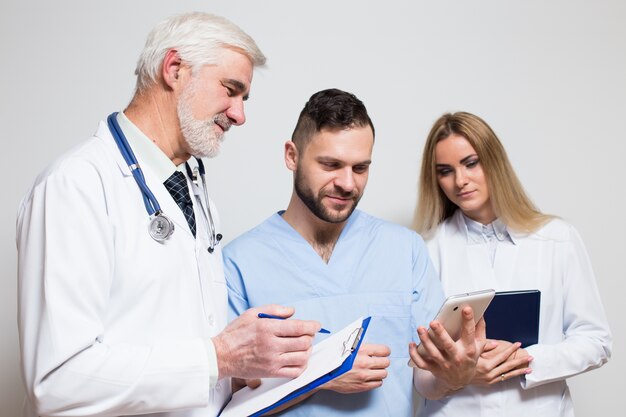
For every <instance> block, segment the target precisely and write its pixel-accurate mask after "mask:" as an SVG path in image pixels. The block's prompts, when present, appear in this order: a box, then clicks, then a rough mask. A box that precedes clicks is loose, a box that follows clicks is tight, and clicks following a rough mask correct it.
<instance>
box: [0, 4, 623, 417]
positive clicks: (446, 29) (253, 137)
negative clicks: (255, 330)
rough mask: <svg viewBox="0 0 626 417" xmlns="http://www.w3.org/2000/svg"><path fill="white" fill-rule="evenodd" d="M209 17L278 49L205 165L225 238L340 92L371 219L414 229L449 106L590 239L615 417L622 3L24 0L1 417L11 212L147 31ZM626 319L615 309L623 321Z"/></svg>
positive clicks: (9, 88)
mask: <svg viewBox="0 0 626 417" xmlns="http://www.w3.org/2000/svg"><path fill="white" fill-rule="evenodd" d="M192 10H202V11H212V12H214V13H217V14H221V15H223V16H225V17H228V18H230V19H231V20H233V21H234V22H235V23H237V24H238V25H240V26H241V27H242V28H243V29H244V30H246V31H247V32H248V33H250V34H251V35H252V36H253V37H254V38H255V39H256V40H257V42H258V44H259V46H260V47H261V48H262V50H263V51H264V52H265V54H266V55H267V56H268V58H269V61H268V67H267V68H266V69H263V70H261V71H258V72H257V73H256V74H255V79H254V82H253V88H252V94H251V100H250V101H249V103H248V104H247V108H246V109H247V115H248V122H247V123H246V124H245V125H244V126H242V127H239V128H235V129H233V130H232V131H231V132H229V134H228V136H227V141H226V143H225V146H224V147H223V151H222V154H221V155H220V156H219V157H218V158H217V159H215V160H213V161H211V162H210V172H211V174H212V175H214V177H215V178H212V179H211V193H212V196H213V198H214V200H215V201H216V202H217V204H218V206H219V207H220V211H221V216H222V224H223V230H222V233H223V234H224V236H225V240H226V241H228V240H230V239H232V238H233V237H234V236H236V235H238V234H239V233H241V232H243V231H245V230H247V229H248V228H250V227H252V226H254V225H256V224H257V223H259V222H260V221H262V220H263V219H265V218H266V217H268V216H269V215H270V214H271V213H272V212H274V211H275V210H278V209H281V208H285V206H286V205H287V202H288V198H289V195H290V190H291V176H290V173H289V172H288V171H287V170H286V168H285V167H284V165H283V162H282V144H283V142H284V141H285V140H286V139H287V138H288V137H289V135H290V134H291V131H292V129H293V126H294V123H295V120H296V118H297V115H298V113H299V111H300V110H301V108H302V106H303V105H304V102H305V101H306V100H307V99H308V97H309V96H310V95H311V94H312V93H313V92H315V91H317V90H320V89H323V88H328V87H338V88H341V89H344V90H348V91H351V92H353V93H355V94H356V95H357V96H358V97H360V98H361V99H362V100H363V101H364V102H365V104H366V106H367V107H368V109H369V111H370V114H371V116H372V118H373V121H374V124H375V126H376V129H377V139H376V145H375V149H374V158H373V159H374V164H373V166H372V169H371V174H370V182H369V186H368V189H367V191H366V193H365V197H364V198H363V200H362V203H361V208H363V209H365V210H366V211H369V212H371V213H373V214H375V215H378V216H380V217H383V218H386V219H388V220H392V221H396V222H399V223H402V224H405V225H409V224H410V221H411V216H412V212H413V208H414V204H415V194H416V193H415V190H416V181H417V172H418V165H419V160H420V153H421V148H422V146H423V141H424V138H425V136H426V135H427V132H428V130H429V128H430V125H431V124H432V122H433V121H434V120H435V119H436V118H437V117H438V116H439V115H440V114H441V113H443V112H445V111H455V110H467V111H470V112H474V113H476V114H478V115H480V116H482V117H483V118H485V119H486V120H487V122H488V123H490V124H491V126H492V127H493V128H494V130H495V131H496V133H497V134H498V135H499V136H500V137H501V139H502V141H503V142H504V145H505V147H506V148H507V150H508V152H509V154H510V157H511V159H512V162H513V165H514V167H515V168H516V170H517V172H518V174H519V176H520V177H521V179H522V182H523V183H524V184H525V186H526V188H527V190H528V192H529V193H530V195H531V196H532V197H533V199H534V200H535V202H536V203H537V204H538V205H539V206H540V207H541V208H542V209H543V210H544V211H546V212H549V213H555V214H559V215H561V216H562V217H563V218H565V219H566V220H568V221H569V222H571V223H573V224H574V225H575V226H576V227H577V228H578V229H579V231H580V232H581V234H582V236H583V237H584V239H585V241H586V244H587V247H588V250H589V253H590V255H591V258H592V261H593V263H594V266H595V271H596V274H597V280H598V285H599V287H600V291H601V294H602V297H603V300H604V303H605V307H606V310H607V314H608V316H609V320H610V323H611V326H612V330H613V333H614V337H615V341H614V346H615V349H614V353H613V356H614V357H613V359H612V360H611V362H609V364H608V365H607V366H605V367H604V368H602V369H600V370H598V371H594V372H592V373H589V374H586V375H582V376H578V377H575V378H573V379H572V380H571V385H572V390H573V395H574V401H575V405H576V411H577V415H578V416H583V417H584V416H597V415H604V416H612V415H616V414H620V415H622V413H623V410H621V408H622V407H621V404H622V401H621V398H620V396H621V395H623V393H622V391H623V390H622V389H620V387H621V388H623V375H624V371H626V366H625V359H624V354H625V353H626V350H625V348H624V343H625V342H626V340H625V335H624V324H623V317H624V314H623V313H622V312H621V311H620V308H622V307H623V305H624V303H623V292H624V288H625V285H624V280H625V279H626V274H625V273H624V268H623V266H622V262H621V261H623V260H624V257H625V256H626V244H625V243H624V242H625V239H624V238H625V236H626V226H624V224H625V222H624V220H623V217H624V215H623V213H622V208H623V206H624V202H625V198H624V181H623V179H624V175H625V174H624V168H623V167H624V159H625V158H626V144H625V139H626V138H625V134H624V127H623V125H624V121H625V119H626V25H625V24H624V21H625V20H626V3H625V2H623V1H620V0H616V1H610V0H595V1H581V0H574V1H572V0H569V1H568V0H543V1H539V0H531V1H528V0H526V1H520V0H516V1H497V0H492V1H487V0H481V1H462V0H457V1H422V0H420V1H409V0H407V1H393V0H387V1H376V2H374V1H363V0H346V1H339V0H335V1H331V0H317V1H310V2H301V1H288V0H280V1H254V0H245V1H244V0H241V1H237V0H230V1H191V0H178V1H176V2H171V1H165V0H136V1H120V0H107V1H86V0H83V1H79V0H73V1H72V0H57V1H17V0H2V2H1V3H0V51H1V52H2V59H1V60H0V127H1V130H0V132H1V133H0V137H1V139H2V149H4V152H3V156H2V163H1V164H0V166H1V169H2V178H4V179H5V182H4V184H5V186H4V189H5V191H4V193H5V194H4V196H3V198H2V206H1V208H0V210H1V215H0V221H1V226H0V227H1V231H2V233H1V235H2V236H3V237H2V239H1V240H0V245H1V247H0V256H1V257H2V258H1V259H2V264H3V267H2V275H1V277H0V332H1V334H2V336H0V415H2V416H6V417H10V416H17V415H19V409H20V404H21V398H22V396H23V388H22V385H21V379H20V374H19V355H18V341H17V326H16V249H15V240H14V239H15V213H16V209H17V205H18V202H19V200H20V198H21V197H22V195H23V194H24V193H25V192H26V190H27V187H28V185H29V184H30V183H31V182H32V181H33V179H34V177H35V175H36V174H37V173H38V172H39V171H40V170H41V169H42V168H43V167H44V165H46V164H47V163H48V162H49V161H51V160H52V158H54V157H55V156H57V155H59V154H60V153H61V152H63V151H64V150H65V149H67V148H69V147H71V146H72V145H74V144H76V143H78V142H80V141H81V140H83V139H84V138H86V137H87V136H89V135H90V134H91V133H92V132H94V130H95V128H96V124H97V122H98V121H99V120H101V119H104V118H105V117H106V115H107V114H109V113H110V112H112V111H114V110H120V109H122V108H123V107H124V106H125V105H126V104H127V102H128V100H129V99H130V97H131V94H132V89H133V86H134V76H133V70H134V64H135V62H136V58H137V56H138V54H139V51H140V50H141V48H142V46H143V43H144V41H145V37H146V35H147V33H148V31H149V30H150V29H151V28H152V26H153V25H154V24H156V23H157V22H158V21H159V20H161V19H163V18H165V17H167V16H169V15H171V14H174V13H178V12H183V11H192ZM620 313H621V314H620Z"/></svg>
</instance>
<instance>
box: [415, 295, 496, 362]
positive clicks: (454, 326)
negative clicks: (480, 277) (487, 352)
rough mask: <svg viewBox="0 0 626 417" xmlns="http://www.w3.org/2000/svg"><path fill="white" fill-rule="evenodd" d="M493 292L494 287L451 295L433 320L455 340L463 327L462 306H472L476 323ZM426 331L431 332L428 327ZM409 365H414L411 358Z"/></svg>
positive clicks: (459, 335)
mask: <svg viewBox="0 0 626 417" xmlns="http://www.w3.org/2000/svg"><path fill="white" fill-rule="evenodd" d="M495 294H496V291H495V290H494V289H486V290H480V291H474V292H468V293H461V294H455V295H451V296H449V297H448V298H446V300H445V301H444V302H443V304H442V305H441V308H440V309H439V313H437V316H436V317H435V319H434V320H437V321H438V322H440V323H441V324H442V325H443V327H444V329H446V331H447V332H448V334H449V335H450V337H451V338H452V339H453V340H454V341H456V340H458V339H459V338H460V337H461V331H462V329H463V315H462V311H463V307H465V306H470V307H472V310H474V323H478V321H479V320H480V319H481V317H482V316H483V314H484V313H485V310H486V309H487V307H488V306H489V303H490V302H491V300H492V299H493V297H494V295H495ZM428 332H429V334H432V330H431V329H430V328H429V329H428ZM418 349H419V346H418ZM409 366H415V364H414V363H413V361H412V360H410V361H409Z"/></svg>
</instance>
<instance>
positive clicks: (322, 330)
mask: <svg viewBox="0 0 626 417" xmlns="http://www.w3.org/2000/svg"><path fill="white" fill-rule="evenodd" d="M257 315H258V316H259V318H260V319H278V320H285V318H284V317H278V316H273V315H271V314H265V313H259V314H257ZM319 333H330V330H326V329H324V328H321V329H320V331H319Z"/></svg>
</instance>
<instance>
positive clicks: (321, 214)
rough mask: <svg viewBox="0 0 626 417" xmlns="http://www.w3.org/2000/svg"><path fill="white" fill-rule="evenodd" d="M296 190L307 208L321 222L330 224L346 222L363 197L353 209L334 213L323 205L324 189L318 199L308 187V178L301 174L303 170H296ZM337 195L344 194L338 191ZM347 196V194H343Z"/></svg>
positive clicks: (355, 203) (359, 197)
mask: <svg viewBox="0 0 626 417" xmlns="http://www.w3.org/2000/svg"><path fill="white" fill-rule="evenodd" d="M294 189H295V191H296V195H297V196H298V197H299V198H300V200H302V202H303V203H304V205H305V206H307V207H308V209H309V210H310V211H311V213H313V214H314V215H315V217H317V218H318V219H320V220H323V221H325V222H328V223H343V222H345V221H346V220H347V219H348V218H349V217H350V215H352V213H353V212H354V210H355V209H356V206H357V205H358V204H359V200H360V199H361V196H360V195H359V196H357V197H356V198H355V199H354V202H353V203H352V207H350V208H349V209H348V210H347V211H346V212H339V213H337V212H333V211H331V210H329V209H328V208H327V207H326V206H324V205H323V204H322V198H323V197H324V195H325V194H324V189H322V190H320V191H319V193H318V195H317V197H315V196H314V195H313V190H311V189H310V188H308V187H307V186H306V178H305V177H304V175H302V174H301V170H300V169H299V167H298V168H296V174H295V179H294ZM337 194H342V192H341V191H337ZM343 194H345V193H343Z"/></svg>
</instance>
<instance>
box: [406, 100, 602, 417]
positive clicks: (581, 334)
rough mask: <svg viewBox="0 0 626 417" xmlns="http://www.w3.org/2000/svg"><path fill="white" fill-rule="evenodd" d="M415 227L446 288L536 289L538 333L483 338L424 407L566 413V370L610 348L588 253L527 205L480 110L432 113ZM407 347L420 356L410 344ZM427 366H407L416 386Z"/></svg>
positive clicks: (589, 364)
mask: <svg viewBox="0 0 626 417" xmlns="http://www.w3.org/2000/svg"><path fill="white" fill-rule="evenodd" d="M414 227H415V229H416V230H417V231H418V232H419V233H421V234H422V235H423V236H424V237H425V238H426V239H427V240H428V248H429V252H430V255H431V258H432V261H433V263H434V266H435V269H436V270H437V272H438V274H439V276H440V279H441V282H442V284H443V287H444V291H445V292H446V293H447V294H448V295H449V294H454V293H461V292H468V291H473V290H479V289H484V288H495V289H496V290H498V291H504V290H522V289H539V290H540V291H541V308H540V329H539V343H538V344H536V345H532V346H528V347H526V348H524V349H522V348H520V347H519V344H518V343H517V341H516V340H507V341H505V340H497V341H487V343H486V344H485V348H484V351H483V353H482V355H481V356H480V358H479V359H478V363H477V365H476V372H475V375H474V379H473V380H472V383H470V384H469V385H467V386H465V387H463V388H461V389H460V390H458V391H455V392H453V393H449V394H448V395H447V396H445V397H443V398H430V399H426V400H425V404H424V406H423V407H422V415H424V416H438V417H442V416H455V417H456V416H461V415H467V416H482V417H488V416H502V415H506V416H507V417H513V416H525V417H527V416H529V415H532V416H533V417H539V416H550V417H554V416H573V415H574V410H573V404H572V400H571V398H570V395H569V390H568V387H567V384H566V378H568V377H571V376H573V375H576V374H579V373H582V372H586V371H589V370H591V369H594V368H598V367H600V366H602V365H603V364H604V363H605V362H606V361H607V360H608V359H609V357H610V354H611V333H610V330H609V327H608V324H607V320H606V316H605V314H604V309H603V307H602V302H601V300H600V296H599V293H598V289H597V286H596V282H595V278H594V275H593V271H592V268H591V263H590V261H589V257H588V255H587V252H586V250H585V247H584V244H583V242H582V240H581V238H580V235H579V234H578V232H577V231H576V230H575V229H574V228H573V227H572V226H571V225H569V224H567V223H566V222H564V221H563V220H561V219H559V218H557V217H554V216H549V215H546V214H543V213H541V212H540V211H539V210H538V209H537V208H536V207H535V206H534V205H533V203H532V202H531V201H530V199H529V198H528V197H527V195H526V193H525V192H524V189H523V187H522V185H521V184H520V182H519V180H518V179H517V176H516V175H515V172H514V171H513V168H512V167H511V164H510V163H509V160H508V157H507V155H506V152H505V150H504V148H503V146H502V144H501V143H500V141H499V140H498V138H497V137H496V135H495V133H494V132H493V130H492V129H491V128H490V127H489V126H488V125H487V123H485V122H484V121H483V120H482V119H480V118H479V117H477V116H475V115H473V114H470V113H464V112H459V113H454V114H445V115H443V116H442V117H440V118H439V119H438V120H437V121H436V122H435V124H434V126H433V128H432V129H431V131H430V134H429V136H428V139H427V141H426V145H425V147H424V154H423V158H422V169H421V177H420V183H419V199H418V205H417V209H416V212H415V222H414ZM486 325H487V328H489V323H487V324H486ZM511 326H515V323H514V322H512V323H511ZM411 356H412V357H413V358H414V360H415V361H416V362H417V361H419V359H420V358H419V357H418V354H417V353H416V350H415V349H411ZM421 363H424V362H423V361H422V362H421ZM427 373H428V371H427V370H424V369H417V370H416V371H415V375H414V382H415V385H416V388H417V390H418V391H419V392H428V389H425V388H424V387H421V386H420V384H421V383H422V381H427V380H428V378H425V377H424V375H425V374H427Z"/></svg>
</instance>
